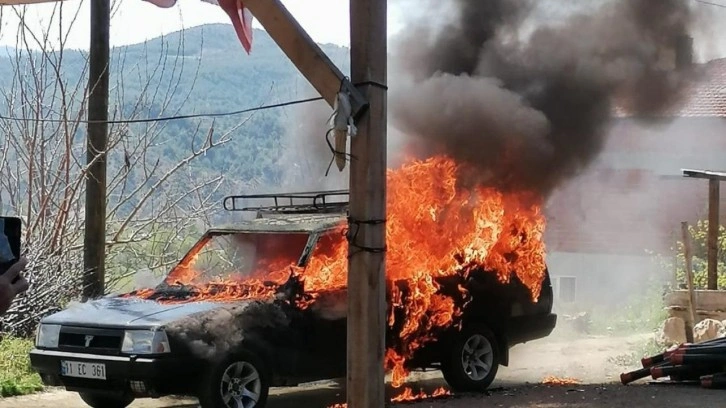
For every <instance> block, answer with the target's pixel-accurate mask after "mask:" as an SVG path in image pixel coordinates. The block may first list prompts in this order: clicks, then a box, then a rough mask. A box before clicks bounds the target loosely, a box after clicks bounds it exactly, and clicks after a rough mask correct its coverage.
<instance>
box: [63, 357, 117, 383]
mask: <svg viewBox="0 0 726 408" xmlns="http://www.w3.org/2000/svg"><path fill="white" fill-rule="evenodd" d="M61 375H64V376H66V377H77V378H91V379H96V380H105V379H106V364H103V363H84V362H81V361H66V360H62V361H61Z"/></svg>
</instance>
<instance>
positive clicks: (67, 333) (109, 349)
mask: <svg viewBox="0 0 726 408" xmlns="http://www.w3.org/2000/svg"><path fill="white" fill-rule="evenodd" d="M123 336H124V331H123V330H115V329H91V328H86V327H67V326H63V327H62V328H61V331H60V337H59V339H58V347H59V348H60V349H61V350H68V351H74V352H80V353H95V354H119V352H120V351H121V343H122V342H123Z"/></svg>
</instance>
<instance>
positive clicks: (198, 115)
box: [0, 96, 323, 124]
mask: <svg viewBox="0 0 726 408" xmlns="http://www.w3.org/2000/svg"><path fill="white" fill-rule="evenodd" d="M322 99H323V97H322V96H319V97H316V98H308V99H298V100H293V101H288V102H281V103H275V104H272V105H262V106H258V107H256V108H247V109H241V110H237V111H232V112H218V113H195V114H188V115H177V116H162V117H159V118H143V119H126V120H123V119H121V120H106V121H103V120H79V121H78V122H80V123H107V124H126V123H152V122H166V121H171V120H180V119H196V118H216V117H221V116H236V115H242V114H245V113H251V112H256V111H262V110H267V109H275V108H282V107H285V106H292V105H300V104H303V103H309V102H316V101H320V100H322ZM0 119H4V120H12V121H16V122H40V123H63V122H66V120H64V119H38V118H18V117H13V116H3V115H0Z"/></svg>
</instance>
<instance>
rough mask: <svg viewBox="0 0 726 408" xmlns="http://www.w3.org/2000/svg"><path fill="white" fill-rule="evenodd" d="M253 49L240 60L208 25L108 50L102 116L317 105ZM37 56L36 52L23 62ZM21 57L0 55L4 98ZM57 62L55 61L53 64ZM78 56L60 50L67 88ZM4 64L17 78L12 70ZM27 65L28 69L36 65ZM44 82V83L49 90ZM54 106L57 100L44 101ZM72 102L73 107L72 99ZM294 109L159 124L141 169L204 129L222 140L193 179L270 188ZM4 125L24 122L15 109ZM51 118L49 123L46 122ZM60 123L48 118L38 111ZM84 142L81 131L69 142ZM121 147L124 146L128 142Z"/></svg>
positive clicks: (168, 157)
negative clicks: (201, 175)
mask: <svg viewBox="0 0 726 408" xmlns="http://www.w3.org/2000/svg"><path fill="white" fill-rule="evenodd" d="M254 35H255V41H254V49H253V51H252V54H251V55H247V54H246V53H244V51H243V49H242V48H241V46H240V44H239V41H238V39H237V37H236V35H235V33H234V30H233V29H232V28H231V26H229V25H224V24H211V25H205V26H200V27H194V28H190V29H187V30H184V31H182V32H177V33H173V34H170V35H167V36H165V37H159V38H156V39H153V40H150V41H148V42H146V43H143V44H136V45H131V46H127V47H120V48H116V49H114V50H113V51H112V62H111V64H112V68H111V87H112V89H111V105H112V106H111V115H112V116H113V118H114V119H143V118H155V117H166V116H176V115H186V114H204V113H220V112H231V111H238V110H242V109H247V108H251V107H256V106H260V105H268V104H274V103H280V102H285V101H288V100H294V99H299V98H307V97H312V96H317V95H316V94H315V93H314V92H311V89H310V87H309V85H308V84H307V81H306V80H305V79H304V78H303V77H302V76H301V75H300V74H299V73H298V71H297V70H296V68H295V67H294V65H293V64H292V63H291V62H290V61H289V60H288V59H287V57H286V56H285V55H284V54H283V52H282V51H281V50H280V49H279V48H278V46H277V45H276V44H275V43H274V42H273V41H272V39H271V38H270V37H269V36H268V35H267V33H266V32H264V31H261V30H255V33H254ZM322 48H323V50H324V51H325V52H326V54H327V55H328V56H330V57H331V59H333V60H334V61H335V62H336V64H337V65H338V66H339V67H340V68H341V69H342V70H343V71H344V72H346V73H347V72H348V71H349V63H348V50H347V49H346V48H343V47H339V46H335V45H331V44H325V45H322ZM33 54H37V53H33ZM33 58H39V57H38V56H37V55H36V56H33V55H32V54H31V55H30V57H29V56H28V53H27V51H23V52H22V53H20V54H17V55H16V54H15V51H14V50H13V49H7V50H6V52H3V53H0V60H2V59H6V60H13V63H11V64H8V63H1V64H0V85H1V86H2V88H3V89H9V88H11V87H12V86H13V85H12V84H13V81H14V80H15V79H16V78H17V74H18V72H17V71H21V72H22V71H27V70H31V69H32V68H31V65H32V64H29V63H28V62H27V61H29V60H32V59H33ZM58 59H60V58H58ZM86 60H87V55H86V53H85V52H79V51H74V50H65V51H64V52H63V55H62V60H60V61H59V64H58V65H59V68H60V70H61V72H62V74H61V76H62V77H63V78H64V79H65V81H66V83H67V84H69V85H70V86H68V88H75V87H80V86H85V82H86V80H87V79H86V78H87V77H86V73H87V72H86V71H85V70H86ZM14 64H17V66H20V67H21V68H24V69H20V70H18V69H15V71H16V72H13V71H14ZM36 65H37V64H36ZM49 82H52V81H49ZM48 97H52V98H57V97H58V96H57V95H52V96H48ZM76 99H80V97H78V96H77V98H76ZM293 109H296V108H281V109H272V110H265V111H258V112H255V113H254V114H251V115H250V114H243V115H232V116H224V117H216V118H193V119H180V120H172V121H165V122H161V123H159V124H156V125H154V132H156V133H158V135H156V136H155V143H154V146H153V148H152V149H150V151H148V152H145V154H146V155H147V156H148V157H147V158H146V160H149V159H152V160H156V158H157V157H158V158H159V159H160V160H161V161H162V163H163V162H165V161H168V162H174V161H177V160H179V159H180V158H182V157H184V156H186V155H187V154H188V153H189V150H190V146H191V143H192V138H193V135H197V137H203V136H206V132H207V130H208V128H209V127H210V126H212V124H214V131H215V135H222V134H224V133H227V132H231V133H230V134H229V136H230V137H231V140H230V141H229V142H228V143H226V145H225V146H224V147H223V148H219V149H210V150H209V151H208V152H206V153H205V155H204V157H200V158H199V159H198V160H196V161H195V163H194V165H193V166H194V168H195V169H196V171H199V172H210V173H220V172H225V173H226V174H229V175H231V174H234V177H236V178H238V179H239V180H252V179H254V180H258V182H260V183H263V184H264V183H268V184H274V183H275V182H276V181H278V179H279V177H280V173H279V172H280V166H278V165H277V164H276V161H277V158H278V157H279V155H280V148H281V145H282V144H283V137H284V135H285V133H286V132H287V130H288V129H289V126H290V123H289V121H290V120H291V119H292V117H291V116H290V113H291V112H292V110H293ZM10 110H11V111H12V112H13V116H16V117H21V118H27V116H28V115H27V113H26V112H24V111H23V110H22V109H21V106H20V105H18V104H17V103H15V106H14V107H13V108H12V109H10ZM54 113H55V116H54ZM43 116H44V117H45V118H46V119H47V118H60V115H58V112H43ZM147 127H148V125H147V124H132V125H130V126H129V130H128V131H127V133H128V134H129V136H130V137H133V136H134V135H136V136H138V135H141V134H144V133H148V132H147V131H148V129H147ZM76 137H77V140H78V141H81V140H82V138H83V137H85V125H81V126H80V127H79V129H78V134H77V135H76ZM321 138H322V136H321ZM125 144H127V145H132V144H133V141H126V142H125ZM122 153H123V152H122V151H120V150H117V151H112V152H110V156H111V158H110V162H111V163H110V164H109V166H110V167H111V168H116V167H118V166H120V165H121V159H123V155H122Z"/></svg>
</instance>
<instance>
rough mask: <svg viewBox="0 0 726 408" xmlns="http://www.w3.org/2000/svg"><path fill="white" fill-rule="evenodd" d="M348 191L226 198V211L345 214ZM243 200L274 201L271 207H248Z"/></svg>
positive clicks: (250, 195)
mask: <svg viewBox="0 0 726 408" xmlns="http://www.w3.org/2000/svg"><path fill="white" fill-rule="evenodd" d="M349 196H350V193H349V191H348V190H329V191H309V192H300V193H277V194H249V195H236V196H228V197H225V198H224V203H223V205H224V209H225V210H226V211H257V212H258V213H281V214H328V213H344V212H345V211H346V210H347V208H348V203H349ZM242 200H268V201H269V200H272V203H271V204H270V205H262V206H248V205H244V201H243V202H242V203H240V201H242Z"/></svg>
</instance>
